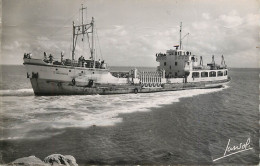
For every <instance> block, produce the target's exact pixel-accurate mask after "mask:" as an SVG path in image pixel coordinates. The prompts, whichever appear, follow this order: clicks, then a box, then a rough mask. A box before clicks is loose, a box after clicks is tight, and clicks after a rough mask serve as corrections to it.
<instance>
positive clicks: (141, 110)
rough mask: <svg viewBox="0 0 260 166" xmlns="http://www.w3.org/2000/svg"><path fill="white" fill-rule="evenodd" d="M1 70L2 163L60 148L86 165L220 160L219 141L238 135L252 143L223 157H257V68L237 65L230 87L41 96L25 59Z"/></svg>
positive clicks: (252, 160)
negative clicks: (23, 63)
mask: <svg viewBox="0 0 260 166" xmlns="http://www.w3.org/2000/svg"><path fill="white" fill-rule="evenodd" d="M129 69H130V67H114V68H113V67H111V70H113V71H128V70H129ZM138 69H139V70H155V69H154V68H138ZM1 71H2V73H1V78H2V81H1V90H0V96H1V97H0V98H1V112H0V117H1V119H0V127H1V134H0V152H1V158H0V161H1V160H2V161H1V162H2V163H6V162H10V161H12V160H14V159H16V158H19V157H25V156H29V155H35V156H37V157H39V158H42V159H43V158H44V157H46V156H48V155H49V154H53V153H61V154H64V155H65V154H69V155H73V156H74V157H75V158H76V160H77V161H78V163H82V164H213V163H214V162H213V160H214V158H216V154H214V153H215V152H214V151H215V150H214V148H217V147H218V144H219V146H220V147H221V146H223V147H225V146H226V145H225V144H224V145H223V143H222V142H225V141H226V143H227V142H228V140H229V139H231V140H232V139H235V138H236V137H238V136H245V137H250V139H251V146H253V150H251V152H249V151H248V152H246V154H245V153H243V154H242V153H241V154H237V155H233V156H231V157H227V158H225V159H223V160H219V161H218V163H244V164H254V163H257V161H258V156H257V154H258V152H259V148H258V147H259V142H258V138H259V131H258V125H259V123H258V118H259V116H258V101H259V100H258V91H259V90H258V83H259V77H258V73H259V70H258V69H231V70H230V72H229V74H230V76H231V77H232V81H231V82H230V83H229V84H228V85H227V86H225V87H223V88H216V89H193V90H183V91H171V92H158V93H143V94H141V93H139V94H120V95H85V96H84V95H83V96H76V95H75V96H34V94H33V90H32V88H31V85H30V82H29V79H27V78H26V71H25V69H24V67H23V66H1ZM220 151H221V148H220ZM224 151H225V148H224V149H223V153H224ZM219 157H221V156H219Z"/></svg>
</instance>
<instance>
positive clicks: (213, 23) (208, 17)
mask: <svg viewBox="0 0 260 166" xmlns="http://www.w3.org/2000/svg"><path fill="white" fill-rule="evenodd" d="M82 3H83V4H84V5H87V7H88V12H87V18H88V21H89V20H90V19H91V17H92V16H93V17H94V18H95V23H96V24H95V25H96V28H97V32H98V37H99V43H100V48H101V53H102V57H103V58H104V59H105V61H106V62H107V63H109V65H110V66H111V65H113V66H157V65H158V63H157V62H156V61H155V54H156V53H158V52H165V51H166V50H167V49H171V48H173V46H174V45H176V44H178V43H179V25H180V22H182V24H183V30H182V32H183V36H184V35H185V34H187V33H190V35H188V36H187V37H186V38H185V39H184V40H183V48H184V49H185V50H189V51H191V52H192V53H193V54H195V55H199V56H201V55H202V56H203V58H204V63H206V62H210V61H211V56H212V55H213V54H214V55H215V59H216V62H217V63H219V62H220V57H221V55H222V54H223V55H224V56H225V60H226V64H227V65H228V66H229V67H258V65H259V58H258V56H259V48H257V47H259V24H260V21H259V20H260V17H259V1H257V0H218V1H212V0H87V1H84V0H73V1H72V0H55V1H54V0H3V1H2V10H0V11H2V20H1V23H2V26H1V44H2V45H1V64H22V58H23V54H24V52H32V53H33V56H34V57H39V58H40V57H43V52H44V51H46V52H47V53H48V54H49V53H52V54H54V56H56V57H57V58H58V57H59V55H60V52H61V51H64V52H65V58H69V57H70V56H71V45H72V21H73V20H74V21H75V22H76V23H78V22H79V16H80V15H79V14H80V13H79V8H80V7H81V4H82ZM97 43H98V42H97ZM78 45H79V46H80V48H81V49H80V50H78V52H77V53H78V54H77V56H78V55H79V54H83V52H85V53H84V55H85V57H87V58H88V57H89V55H88V54H87V51H88V50H87V46H86V45H85V46H84V45H83V44H82V42H81V40H79V42H78ZM96 51H97V52H98V53H100V49H99V46H98V47H97V48H96ZM98 58H99V57H98Z"/></svg>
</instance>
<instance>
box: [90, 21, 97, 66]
mask: <svg viewBox="0 0 260 166" xmlns="http://www.w3.org/2000/svg"><path fill="white" fill-rule="evenodd" d="M91 25H92V40H91V41H92V43H91V46H92V49H91V58H92V59H93V60H94V65H93V68H95V65H96V63H95V56H94V17H92V21H91Z"/></svg>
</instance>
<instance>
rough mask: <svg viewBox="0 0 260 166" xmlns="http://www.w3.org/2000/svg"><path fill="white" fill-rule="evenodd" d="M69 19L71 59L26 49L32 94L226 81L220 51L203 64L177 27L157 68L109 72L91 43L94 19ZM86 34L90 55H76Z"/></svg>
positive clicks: (141, 89) (219, 84) (143, 89)
mask: <svg viewBox="0 0 260 166" xmlns="http://www.w3.org/2000/svg"><path fill="white" fill-rule="evenodd" d="M83 10H86V8H83V5H82V8H81V11H82V23H81V24H80V25H75V23H74V22H73V26H72V29H73V33H72V36H73V37H72V38H73V41H72V42H73V43H72V54H71V55H72V56H71V57H72V58H71V59H63V56H64V55H63V54H61V59H60V60H58V61H55V60H54V58H53V56H52V55H51V54H50V55H49V56H48V57H47V54H46V53H45V52H44V53H43V55H44V56H43V58H40V59H39V58H34V57H33V56H32V54H30V53H25V54H24V58H23V60H24V63H23V64H24V65H25V67H26V70H27V78H29V79H30V81H31V84H32V88H33V91H34V94H35V95H93V94H101V95H105V94H126V93H147V92H162V91H175V90H185V89H195V88H219V87H222V86H223V85H225V84H227V83H228V82H229V81H230V77H229V76H228V68H227V65H226V64H225V60H224V56H223V55H222V61H221V64H220V65H217V64H216V63H215V61H214V56H212V62H211V63H208V64H207V65H203V59H202V56H200V57H198V56H196V55H193V54H192V53H191V52H189V51H185V50H183V49H182V39H183V38H182V36H181V29H182V25H181V26H180V44H179V45H177V46H174V47H175V48H174V49H169V50H167V51H166V52H165V53H157V54H156V61H157V62H159V66H158V67H157V71H139V70H137V69H136V68H134V69H132V70H130V71H129V72H127V73H123V72H116V73H115V72H114V73H113V72H111V71H110V70H109V69H108V67H107V64H106V63H105V62H104V60H102V61H101V60H97V58H96V54H95V48H94V43H95V42H94V34H95V33H94V32H95V24H94V18H93V17H92V20H91V22H89V23H84V21H83ZM81 35H83V36H85V37H87V39H88V40H87V41H89V43H88V46H89V49H90V53H89V54H90V58H89V59H85V57H84V56H80V57H79V58H78V60H76V58H75V57H76V55H75V49H76V45H77V39H78V36H81Z"/></svg>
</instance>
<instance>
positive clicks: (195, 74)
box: [192, 72, 200, 78]
mask: <svg viewBox="0 0 260 166" xmlns="http://www.w3.org/2000/svg"><path fill="white" fill-rule="evenodd" d="M192 77H193V78H199V77H200V73H199V72H193V73H192Z"/></svg>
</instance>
